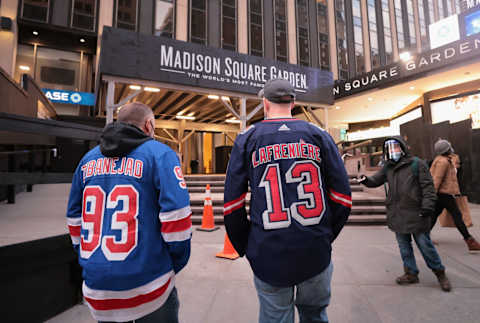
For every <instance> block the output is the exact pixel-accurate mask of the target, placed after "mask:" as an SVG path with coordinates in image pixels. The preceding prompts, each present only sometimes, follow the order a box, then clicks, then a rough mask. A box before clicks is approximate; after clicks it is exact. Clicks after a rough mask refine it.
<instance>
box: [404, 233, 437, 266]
mask: <svg viewBox="0 0 480 323" xmlns="http://www.w3.org/2000/svg"><path fill="white" fill-rule="evenodd" d="M395 236H396V238H397V242H398V248H399V249H400V255H401V256H402V261H403V266H404V267H405V268H408V270H409V272H411V273H412V274H418V267H417V262H416V261H415V255H414V254H413V248H412V236H413V239H414V240H415V243H416V244H417V247H418V249H419V250H420V253H421V254H422V256H423V259H424V260H425V263H426V264H427V266H428V268H430V269H431V270H434V271H435V270H445V267H444V266H443V265H442V261H441V260H440V256H439V255H438V253H437V249H435V246H434V245H433V243H432V240H430V235H429V234H428V232H427V233H406V234H403V233H396V234H395Z"/></svg>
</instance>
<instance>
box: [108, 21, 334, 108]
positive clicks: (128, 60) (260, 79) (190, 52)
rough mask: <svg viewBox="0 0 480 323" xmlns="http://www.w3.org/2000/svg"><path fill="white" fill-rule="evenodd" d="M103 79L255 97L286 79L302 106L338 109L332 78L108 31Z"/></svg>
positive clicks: (311, 70)
mask: <svg viewBox="0 0 480 323" xmlns="http://www.w3.org/2000/svg"><path fill="white" fill-rule="evenodd" d="M100 73H101V74H103V75H111V76H119V77H123V78H131V79H137V80H148V81H156V82H162V83H170V84H177V85H186V86H192V87H198V88H203V89H211V90H223V91H229V92H235V93H238V94H239V96H240V95H241V94H250V95H252V94H253V95H255V94H257V93H258V91H259V90H260V89H261V88H262V87H263V85H264V84H265V82H266V81H268V80H269V79H273V78H278V77H281V78H285V79H287V80H289V81H290V83H291V84H292V85H293V86H294V87H295V91H296V93H297V101H302V102H309V103H310V102H311V103H312V104H332V103H333V94H332V87H333V77H332V73H330V72H328V71H323V70H320V69H317V68H311V67H304V66H299V65H292V64H287V63H283V62H277V61H274V60H270V59H265V58H261V57H256V56H249V55H244V54H240V53H237V52H232V51H228V50H223V49H219V48H213V47H207V46H203V45H198V44H193V43H187V42H183V41H179V40H174V39H170V38H163V37H157V36H151V35H145V34H141V33H136V32H131V31H127V30H121V29H113V28H111V27H105V29H104V31H103V35H102V52H101V58H100Z"/></svg>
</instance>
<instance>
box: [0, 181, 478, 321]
mask: <svg viewBox="0 0 480 323" xmlns="http://www.w3.org/2000/svg"><path fill="white" fill-rule="evenodd" d="M68 191H69V185H66V184H54V185H35V186H34V192H33V193H21V194H19V195H17V204H14V205H8V204H0V215H1V216H0V246H1V245H8V244H12V243H16V242H22V241H28V240H33V239H39V238H43V237H48V236H52V235H57V234H63V233H66V227H65V225H66V224H65V218H64V216H65V208H66V197H67V196H68ZM470 207H471V211H472V218H473V222H474V224H475V226H474V227H471V228H469V230H470V232H471V233H472V235H474V236H475V237H477V238H480V205H474V204H470ZM224 234H225V231H224V229H223V227H222V228H221V229H220V230H218V231H214V232H200V231H194V234H193V239H192V256H191V258H190V262H189V264H188V265H187V267H186V268H185V269H184V270H183V271H182V272H181V273H180V274H179V275H178V277H177V287H178V292H179V297H180V302H181V307H180V321H181V322H187V323H188V322H189V323H197V322H198V323H204V322H205V323H216V322H232V323H236V322H238V323H240V322H256V321H257V316H258V301H257V296H256V293H255V288H254V286H253V282H252V273H251V270H250V267H249V264H248V262H247V261H246V259H244V258H240V259H237V260H234V261H231V260H226V259H219V258H215V254H216V253H217V252H219V251H221V250H222V248H223V239H224ZM432 238H433V239H434V240H435V241H437V242H438V243H439V245H438V247H437V248H438V250H439V253H440V255H441V257H442V260H443V262H444V264H445V266H446V267H447V274H448V276H449V277H450V279H451V281H452V285H453V291H452V292H451V293H444V292H442V291H441V290H440V288H439V287H438V284H437V282H436V278H435V276H434V275H433V274H432V273H431V272H430V270H428V268H427V267H426V265H425V263H424V261H423V259H422V258H421V256H420V255H419V254H418V252H417V250H416V249H415V251H416V255H417V261H418V265H419V268H420V284H417V285H414V286H398V285H396V284H395V283H394V279H395V277H396V276H397V275H399V274H401V272H402V264H401V260H400V256H399V252H398V247H397V245H396V242H395V239H394V236H393V233H391V232H390V231H389V230H388V229H387V228H386V227H384V226H366V227H363V226H347V227H345V228H344V230H343V231H342V233H341V235H340V236H339V238H338V239H337V241H335V243H334V246H333V262H334V266H335V270H334V275H333V283H332V302H331V305H330V307H329V309H328V313H329V316H330V321H331V322H334V323H337V322H339V323H348V322H366V323H377V322H382V323H404V322H405V323H407V322H408V323H416V322H418V323H420V322H421V323H425V322H435V323H456V322H459V323H460V322H461V323H478V322H480V306H479V305H480V254H469V253H468V252H467V249H466V245H465V243H464V242H463V240H462V238H461V236H460V234H459V233H458V231H457V230H456V229H455V228H440V227H439V226H438V225H437V227H436V228H435V229H434V231H433V233H432ZM48 322H53V323H60V322H62V323H63V322H79V323H87V322H94V320H93V319H92V317H91V316H90V313H89V311H88V309H87V308H86V306H85V305H78V306H75V307H73V308H72V309H70V310H68V311H66V312H64V313H62V314H60V315H58V316H56V317H55V318H53V319H51V320H49V321H48Z"/></svg>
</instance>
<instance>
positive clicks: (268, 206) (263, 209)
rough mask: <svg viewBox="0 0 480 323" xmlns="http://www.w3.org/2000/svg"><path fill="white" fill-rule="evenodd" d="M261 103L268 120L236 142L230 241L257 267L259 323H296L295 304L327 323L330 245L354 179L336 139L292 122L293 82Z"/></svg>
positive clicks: (281, 83)
mask: <svg viewBox="0 0 480 323" xmlns="http://www.w3.org/2000/svg"><path fill="white" fill-rule="evenodd" d="M260 95H261V96H262V97H263V105H264V113H265V120H263V121H262V122H260V123H257V124H255V125H252V126H250V127H249V128H247V129H245V130H244V131H243V132H241V133H240V134H239V135H238V136H237V138H236V140H235V144H234V147H233V149H232V153H231V157H230V161H229V163H228V169H227V177H226V182H225V196H224V203H225V204H224V216H225V226H226V229H227V233H228V236H229V238H230V240H231V242H232V244H233V246H234V248H235V249H236V251H237V252H238V253H239V254H240V255H241V256H243V255H246V256H247V258H248V260H249V262H250V265H251V267H252V270H253V273H254V283H255V287H256V289H257V294H258V298H259V303H260V314H259V322H262V323H263V322H276V323H279V322H289V323H290V322H292V323H293V322H294V304H295V305H296V306H297V309H298V312H299V314H300V322H328V318H327V314H326V307H327V306H328V304H329V302H330V282H331V277H332V271H333V267H332V263H331V244H332V242H333V241H334V240H335V238H336V237H337V236H338V234H339V233H340V231H341V229H342V228H343V226H344V224H345V222H346V221H347V218H348V216H349V214H350V209H351V205H352V199H351V191H350V185H349V182H348V177H347V174H346V172H345V167H344V165H343V162H342V159H341V157H340V155H339V153H338V150H337V147H336V146H335V143H334V142H333V140H332V138H331V137H330V135H329V134H328V133H327V132H326V131H324V130H322V129H321V128H319V127H318V126H316V125H314V124H311V123H308V122H305V121H302V120H297V119H293V118H292V115H291V109H292V108H293V107H294V99H295V90H294V88H293V87H292V86H291V85H290V83H289V82H288V81H286V80H283V79H275V80H270V81H268V82H267V83H266V84H265V86H264V88H263V90H262V91H261V92H260ZM248 185H250V191H251V198H250V219H248V217H247V211H246V209H245V199H246V195H247V191H248ZM295 287H296V297H295V300H294V290H295Z"/></svg>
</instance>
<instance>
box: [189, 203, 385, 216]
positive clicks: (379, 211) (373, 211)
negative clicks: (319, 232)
mask: <svg viewBox="0 0 480 323" xmlns="http://www.w3.org/2000/svg"><path fill="white" fill-rule="evenodd" d="M190 207H191V209H192V214H193V215H200V216H202V215H203V205H191V206H190ZM246 209H247V212H248V211H249V207H248V205H247V207H246ZM386 213H387V210H386V208H385V207H381V206H368V207H362V206H353V207H352V211H351V213H350V214H352V215H362V216H364V215H385V214H386ZM213 215H222V216H223V206H213Z"/></svg>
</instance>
